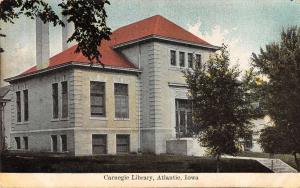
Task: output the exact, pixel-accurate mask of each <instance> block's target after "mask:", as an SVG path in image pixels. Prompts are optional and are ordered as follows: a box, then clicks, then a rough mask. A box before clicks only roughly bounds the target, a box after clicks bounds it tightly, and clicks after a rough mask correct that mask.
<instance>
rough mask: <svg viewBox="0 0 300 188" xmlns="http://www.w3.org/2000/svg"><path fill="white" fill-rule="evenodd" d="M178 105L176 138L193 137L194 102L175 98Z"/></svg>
mask: <svg viewBox="0 0 300 188" xmlns="http://www.w3.org/2000/svg"><path fill="white" fill-rule="evenodd" d="M175 105H176V138H182V137H191V136H192V133H191V131H190V128H191V127H192V123H193V121H192V102H191V101H190V100H186V99H175Z"/></svg>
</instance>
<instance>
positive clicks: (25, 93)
mask: <svg viewBox="0 0 300 188" xmlns="http://www.w3.org/2000/svg"><path fill="white" fill-rule="evenodd" d="M23 97H24V121H28V118H29V113H28V90H24V91H23Z"/></svg>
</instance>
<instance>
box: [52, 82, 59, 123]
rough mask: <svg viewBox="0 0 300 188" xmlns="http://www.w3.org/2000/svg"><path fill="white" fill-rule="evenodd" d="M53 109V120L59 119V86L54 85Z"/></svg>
mask: <svg viewBox="0 0 300 188" xmlns="http://www.w3.org/2000/svg"><path fill="white" fill-rule="evenodd" d="M52 107H53V109H52V110H53V111H52V114H53V118H55V119H56V118H58V84H57V83H55V84H52Z"/></svg>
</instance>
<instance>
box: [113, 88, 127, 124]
mask: <svg viewBox="0 0 300 188" xmlns="http://www.w3.org/2000/svg"><path fill="white" fill-rule="evenodd" d="M118 86H121V87H123V86H126V92H124V93H121V92H119V93H118V91H117V87H118ZM114 96H115V118H116V119H129V86H128V84H125V83H114ZM117 101H120V103H117ZM122 104H125V105H126V106H123V105H122ZM117 105H120V106H117ZM123 107H125V108H123ZM117 109H119V110H120V111H117ZM124 109H125V110H124ZM123 110H124V112H123Z"/></svg>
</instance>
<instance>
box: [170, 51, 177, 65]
mask: <svg viewBox="0 0 300 188" xmlns="http://www.w3.org/2000/svg"><path fill="white" fill-rule="evenodd" d="M170 56H171V57H170V60H171V65H173V66H176V51H175V50H171V51H170Z"/></svg>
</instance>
